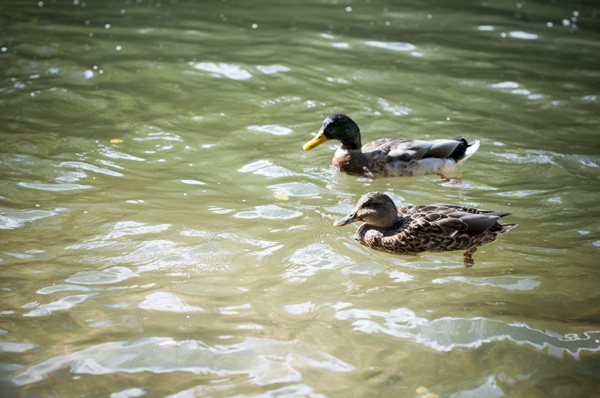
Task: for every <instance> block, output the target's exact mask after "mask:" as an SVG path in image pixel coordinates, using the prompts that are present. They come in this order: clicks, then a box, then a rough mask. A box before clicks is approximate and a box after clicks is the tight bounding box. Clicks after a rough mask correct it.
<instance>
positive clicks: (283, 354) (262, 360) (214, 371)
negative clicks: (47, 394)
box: [11, 337, 354, 385]
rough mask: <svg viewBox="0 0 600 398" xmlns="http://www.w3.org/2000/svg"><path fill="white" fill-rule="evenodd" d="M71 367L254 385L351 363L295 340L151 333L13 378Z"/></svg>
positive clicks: (31, 378) (26, 379)
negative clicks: (216, 340) (225, 340)
mask: <svg viewBox="0 0 600 398" xmlns="http://www.w3.org/2000/svg"><path fill="white" fill-rule="evenodd" d="M66 368H69V369H70V371H71V373H74V374H92V375H106V374H112V373H119V372H125V373H140V374H141V373H143V372H150V373H154V374H160V373H175V372H188V373H192V374H195V375H213V376H221V377H232V376H235V375H238V376H240V375H245V377H248V378H250V379H252V382H253V383H255V384H258V385H267V384H273V383H286V382H287V383H291V382H298V381H300V380H301V379H302V376H301V370H303V369H311V368H312V369H326V370H327V371H329V372H350V371H352V370H354V367H353V366H352V365H350V364H348V363H347V362H344V361H342V360H340V359H338V358H336V357H334V356H332V355H329V354H326V353H323V352H320V351H317V350H314V349H312V348H310V347H309V346H307V345H305V344H303V343H302V342H300V341H298V340H292V341H285V342H282V341H277V340H272V339H261V338H253V337H248V338H245V339H244V340H243V341H241V342H240V343H234V344H230V345H224V344H221V345H208V344H205V343H203V342H201V341H196V340H184V341H176V340H174V339H172V338H168V337H149V338H145V339H142V340H138V341H135V342H131V343H130V342H125V341H119V342H109V343H103V344H97V345H93V346H90V347H88V348H85V349H83V350H81V351H75V352H72V353H69V354H66V355H60V356H55V357H52V358H49V359H46V360H45V361H42V362H40V363H37V364H34V365H32V366H30V367H29V368H27V369H25V370H24V371H22V372H20V373H17V374H16V375H15V376H14V377H12V378H11V381H12V382H13V383H14V384H16V385H26V384H31V383H35V382H39V381H41V380H44V379H46V378H47V377H49V376H50V375H51V374H52V373H53V372H56V371H58V370H60V369H66Z"/></svg>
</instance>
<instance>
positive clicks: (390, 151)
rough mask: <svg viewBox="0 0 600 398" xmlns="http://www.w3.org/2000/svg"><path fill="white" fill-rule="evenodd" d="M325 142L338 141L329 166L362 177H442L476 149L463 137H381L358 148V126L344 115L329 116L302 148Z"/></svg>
mask: <svg viewBox="0 0 600 398" xmlns="http://www.w3.org/2000/svg"><path fill="white" fill-rule="evenodd" d="M327 140H339V141H340V142H341V143H342V145H341V146H340V148H339V149H338V150H337V151H336V152H335V155H334V156H333V160H332V161H331V164H332V165H333V166H335V167H337V168H339V169H340V170H341V171H343V172H345V173H348V174H353V175H360V176H365V177H371V178H377V177H389V176H413V175H424V174H442V173H444V172H451V171H454V170H455V169H456V168H458V167H459V166H460V165H461V164H462V163H463V162H464V161H465V160H466V159H468V158H469V157H471V156H472V155H473V154H474V153H475V152H476V151H477V149H478V148H479V141H475V142H473V143H472V144H468V143H467V141H466V140H465V139H464V138H463V137H455V138H451V139H440V140H418V139H404V138H382V139H379V140H375V141H372V142H370V143H368V144H365V145H364V146H362V145H361V136H360V130H359V128H358V125H357V124H356V123H355V122H354V121H353V120H352V119H350V118H349V117H348V116H346V115H342V114H339V115H332V116H329V117H328V118H326V119H325V121H323V126H322V127H321V129H320V131H319V133H318V134H317V136H316V137H315V138H314V139H312V140H311V141H310V142H307V143H306V144H305V145H304V147H303V148H304V150H308V149H312V148H314V147H316V146H318V145H320V144H322V143H323V142H325V141H327Z"/></svg>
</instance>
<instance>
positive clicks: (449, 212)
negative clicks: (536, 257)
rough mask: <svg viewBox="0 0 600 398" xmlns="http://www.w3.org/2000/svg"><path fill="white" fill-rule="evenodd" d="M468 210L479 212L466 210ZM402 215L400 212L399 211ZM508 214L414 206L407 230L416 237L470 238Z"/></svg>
mask: <svg viewBox="0 0 600 398" xmlns="http://www.w3.org/2000/svg"><path fill="white" fill-rule="evenodd" d="M465 209H468V210H477V209H471V208H465ZM399 214H400V211H399ZM507 214H508V213H498V212H487V213H474V212H467V211H461V210H460V207H458V206H451V205H448V206H445V205H442V206H436V207H434V206H414V207H413V208H412V209H410V210H409V211H408V214H406V217H407V218H405V219H408V220H410V222H409V223H408V225H407V226H406V230H407V231H410V233H412V234H415V235H430V236H434V235H437V236H456V235H458V234H465V235H468V236H473V235H479V234H481V233H484V232H485V231H487V230H488V229H489V228H491V227H492V226H493V225H494V224H496V222H497V221H498V219H499V218H500V217H502V216H504V215H507Z"/></svg>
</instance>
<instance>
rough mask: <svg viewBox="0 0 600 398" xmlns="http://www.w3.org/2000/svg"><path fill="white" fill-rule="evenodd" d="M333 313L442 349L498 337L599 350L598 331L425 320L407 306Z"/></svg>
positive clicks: (557, 350)
mask: <svg viewBox="0 0 600 398" xmlns="http://www.w3.org/2000/svg"><path fill="white" fill-rule="evenodd" d="M332 307H334V306H333V305H332ZM335 317H336V318H337V319H340V320H350V321H351V322H352V325H353V326H354V330H359V331H361V332H364V333H367V334H376V333H384V334H387V335H390V336H394V337H398V338H402V339H409V340H411V341H414V342H416V343H418V344H422V345H424V346H426V347H429V348H432V349H434V350H436V351H442V352H447V351H452V350H454V349H456V348H461V347H463V348H477V347H480V346H481V345H483V344H486V343H490V342H493V341H500V340H509V341H513V342H515V343H517V344H520V345H521V344H528V345H531V346H533V347H535V348H536V349H538V350H547V351H548V353H549V354H550V355H554V356H557V357H562V356H563V355H564V354H570V355H572V356H573V357H575V358H578V357H579V354H580V353H581V352H598V351H600V343H599V339H600V331H589V332H585V333H583V334H582V336H581V337H579V336H574V335H571V334H569V335H562V334H560V333H556V332H552V331H541V330H537V329H533V328H531V327H529V326H527V325H526V324H524V323H507V322H503V321H498V320H491V319H487V318H455V317H444V318H438V319H434V320H428V319H425V318H420V317H418V316H417V315H416V314H415V313H414V312H413V311H411V310H409V309H407V308H399V309H394V310H391V311H374V310H369V309H346V310H341V311H338V312H337V313H336V315H335Z"/></svg>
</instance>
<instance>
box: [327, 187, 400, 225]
mask: <svg viewBox="0 0 600 398" xmlns="http://www.w3.org/2000/svg"><path fill="white" fill-rule="evenodd" d="M356 221H364V222H365V223H366V224H369V225H372V226H374V227H380V228H389V227H393V226H394V225H395V224H396V223H397V222H398V209H397V208H396V205H395V204H394V201H393V200H392V198H390V197H389V196H387V195H386V194H384V193H381V192H370V193H368V194H366V195H364V196H363V197H362V198H360V200H359V201H358V203H357V204H356V207H355V208H354V210H352V212H351V213H350V214H348V215H347V216H346V217H344V218H341V219H339V220H337V221H336V222H334V223H333V226H335V227H341V226H344V225H348V224H350V223H353V222H356Z"/></svg>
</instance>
